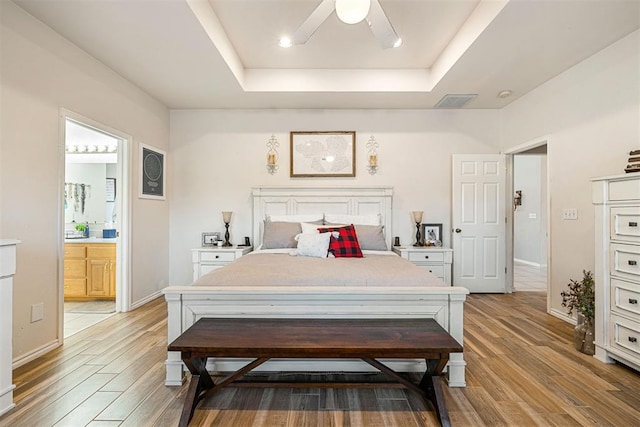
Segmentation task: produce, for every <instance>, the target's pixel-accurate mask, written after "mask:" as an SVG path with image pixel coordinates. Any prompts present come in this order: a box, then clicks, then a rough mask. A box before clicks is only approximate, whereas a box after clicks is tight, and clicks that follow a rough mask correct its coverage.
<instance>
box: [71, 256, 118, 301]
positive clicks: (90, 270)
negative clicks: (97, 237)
mask: <svg viewBox="0 0 640 427" xmlns="http://www.w3.org/2000/svg"><path fill="white" fill-rule="evenodd" d="M115 276H116V245H115V243H65V245H64V297H65V299H67V300H90V299H114V298H115V296H116V279H115Z"/></svg>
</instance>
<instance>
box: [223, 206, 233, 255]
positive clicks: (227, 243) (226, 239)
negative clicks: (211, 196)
mask: <svg viewBox="0 0 640 427" xmlns="http://www.w3.org/2000/svg"><path fill="white" fill-rule="evenodd" d="M232 213H233V212H232V211H222V221H223V222H224V243H223V244H222V246H225V247H228V246H232V245H231V242H230V241H229V223H230V222H231V214H232Z"/></svg>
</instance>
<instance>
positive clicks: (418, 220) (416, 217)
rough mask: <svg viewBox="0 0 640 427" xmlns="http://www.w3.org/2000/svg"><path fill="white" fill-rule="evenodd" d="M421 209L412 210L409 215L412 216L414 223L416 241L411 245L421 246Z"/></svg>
mask: <svg viewBox="0 0 640 427" xmlns="http://www.w3.org/2000/svg"><path fill="white" fill-rule="evenodd" d="M423 214H424V212H423V211H413V212H411V215H412V216H413V221H414V222H415V223H416V242H415V243H414V244H413V246H423V242H422V237H421V236H420V225H421V223H422V215H423Z"/></svg>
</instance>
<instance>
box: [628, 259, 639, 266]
mask: <svg viewBox="0 0 640 427" xmlns="http://www.w3.org/2000/svg"><path fill="white" fill-rule="evenodd" d="M629 265H638V261H634V260H632V259H630V260H629Z"/></svg>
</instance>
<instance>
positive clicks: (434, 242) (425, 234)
mask: <svg viewBox="0 0 640 427" xmlns="http://www.w3.org/2000/svg"><path fill="white" fill-rule="evenodd" d="M422 239H423V240H424V245H425V246H442V224H422Z"/></svg>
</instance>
